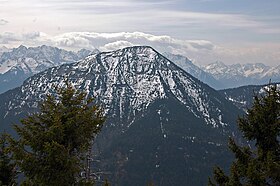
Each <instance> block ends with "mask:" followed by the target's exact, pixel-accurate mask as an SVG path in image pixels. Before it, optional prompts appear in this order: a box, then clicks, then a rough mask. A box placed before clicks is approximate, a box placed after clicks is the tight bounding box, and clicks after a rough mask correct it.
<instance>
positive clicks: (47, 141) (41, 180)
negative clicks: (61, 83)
mask: <svg viewBox="0 0 280 186" xmlns="http://www.w3.org/2000/svg"><path fill="white" fill-rule="evenodd" d="M92 102H93V99H86V94H85V93H84V92H78V91H76V90H75V89H74V88H73V87H72V86H71V85H68V84H67V88H65V89H59V90H58V94H57V96H56V97H54V96H47V99H46V100H45V101H44V102H43V103H42V105H41V106H40V112H39V113H37V114H33V115H31V116H29V117H28V118H26V119H23V120H22V121H21V122H22V126H20V125H16V126H15V130H16V131H17V133H18V136H19V140H15V139H11V140H10V141H11V150H12V152H13V158H14V159H15V161H16V163H17V165H18V166H19V169H20V171H22V172H23V173H24V175H25V177H26V180H25V182H24V184H25V185H60V186H63V185H74V184H77V182H78V180H77V177H78V175H79V173H80V171H81V169H82V158H84V157H85V153H86V151H87V149H88V148H89V146H90V145H91V141H92V139H93V138H94V136H95V135H96V134H97V133H98V132H99V131H100V130H101V127H102V125H103V123H104V117H103V112H102V110H101V109H100V108H99V107H98V106H96V105H93V103H92Z"/></svg>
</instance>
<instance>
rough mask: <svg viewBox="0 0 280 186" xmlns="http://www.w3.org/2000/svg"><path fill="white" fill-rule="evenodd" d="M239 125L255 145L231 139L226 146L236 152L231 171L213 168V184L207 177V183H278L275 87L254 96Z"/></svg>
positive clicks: (279, 101) (279, 127)
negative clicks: (238, 142)
mask: <svg viewBox="0 0 280 186" xmlns="http://www.w3.org/2000/svg"><path fill="white" fill-rule="evenodd" d="M238 126H239V129H240V130H241V132H242V133H243V137H244V138H245V139H246V140H248V141H250V142H251V143H252V144H254V146H253V147H250V146H239V145H237V144H236V142H235V141H234V140H233V139H232V138H230V140H229V148H230V150H231V151H232V152H233V153H234V155H235V160H234V162H233V163H232V165H231V167H230V174H229V175H228V176H227V175H226V174H225V173H224V172H223V170H222V169H221V168H219V167H216V168H214V180H215V182H216V183H213V182H212V181H211V180H210V179H209V185H216V184H217V185H221V186H238V185H252V186H263V185H275V186H276V185H280V144H279V140H280V136H279V135H280V92H279V90H277V87H276V86H269V88H268V90H266V95H265V96H262V97H258V96H255V98H254V104H253V107H252V108H251V109H249V110H248V112H247V114H246V115H245V116H244V117H243V118H239V119H238Z"/></svg>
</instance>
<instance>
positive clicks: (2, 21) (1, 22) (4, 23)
mask: <svg viewBox="0 0 280 186" xmlns="http://www.w3.org/2000/svg"><path fill="white" fill-rule="evenodd" d="M8 23H9V21H7V20H5V19H0V26H1V25H6V24H8Z"/></svg>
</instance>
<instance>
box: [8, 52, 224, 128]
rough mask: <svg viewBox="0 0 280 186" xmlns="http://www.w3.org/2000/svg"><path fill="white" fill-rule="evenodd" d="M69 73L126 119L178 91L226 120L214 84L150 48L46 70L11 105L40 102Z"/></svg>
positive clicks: (213, 118) (211, 118)
mask: <svg viewBox="0 0 280 186" xmlns="http://www.w3.org/2000/svg"><path fill="white" fill-rule="evenodd" d="M65 78H66V79H69V80H70V81H71V83H73V84H74V85H75V87H77V88H78V89H82V90H85V91H87V92H88V93H89V94H90V95H93V96H96V97H97V99H98V100H100V101H102V102H103V103H104V105H105V108H106V111H107V112H109V113H110V114H118V115H120V117H121V118H123V119H125V120H131V121H132V118H131V117H132V116H131V114H132V115H134V114H133V113H131V112H134V113H135V112H138V111H143V110H145V109H146V108H147V107H148V106H149V104H151V103H152V102H153V101H155V100H156V99H165V98H168V97H170V96H173V97H175V98H176V99H177V100H178V101H180V103H181V104H183V105H185V107H186V108H187V109H188V110H189V111H190V112H192V113H193V114H194V115H195V116H196V117H198V118H203V120H204V121H205V122H206V123H207V124H209V125H212V126H214V127H219V126H224V125H227V124H226V122H225V121H223V113H222V109H221V108H219V105H220V103H219V102H221V101H219V100H218V98H216V97H211V96H212V95H211V94H210V93H209V92H208V89H210V87H208V86H206V85H204V84H201V83H199V81H197V80H196V79H195V78H193V77H192V76H190V75H188V74H187V73H185V72H184V71H183V70H181V69H180V68H178V67H177V66H176V65H174V64H173V63H172V62H170V61H169V60H167V59H166V58H165V57H163V56H162V55H160V54H159V53H157V52H156V51H155V50H153V49H152V48H150V47H131V48H126V49H123V50H117V51H114V52H109V53H100V54H98V55H91V56H89V57H87V58H86V59H85V60H84V61H81V62H78V63H74V64H66V65H62V66H59V67H54V68H51V69H49V70H47V71H44V72H42V73H40V74H38V75H36V76H34V77H32V78H29V79H28V80H27V81H25V83H24V84H23V86H21V96H20V99H14V102H15V106H12V105H10V106H9V107H8V110H14V109H16V108H17V109H19V110H20V107H21V106H26V104H29V105H37V103H36V101H39V100H40V98H42V96H43V95H45V94H47V93H49V92H51V91H53V87H55V86H57V85H59V86H61V85H63V83H64V79H65ZM210 90H211V89H210ZM211 91H212V90H211ZM15 97H17V96H15ZM30 98H32V99H31V100H30V101H31V102H28V101H29V99H30ZM115 103H118V104H119V105H117V108H114V110H110V108H111V106H112V105H113V104H115ZM19 105H21V106H19ZM127 105H129V106H130V107H133V108H128V107H127ZM123 113H126V114H127V113H131V114H127V115H126V116H125V115H124V114H123ZM125 117H126V118H125Z"/></svg>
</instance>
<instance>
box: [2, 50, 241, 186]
mask: <svg viewBox="0 0 280 186" xmlns="http://www.w3.org/2000/svg"><path fill="white" fill-rule="evenodd" d="M65 79H68V81H70V82H71V83H72V84H73V85H74V86H75V87H76V88H77V89H80V90H84V91H86V92H87V93H88V95H90V96H94V97H96V99H95V101H96V102H97V103H99V104H100V105H102V107H103V108H104V111H105V113H106V116H107V120H106V123H105V126H104V127H103V129H102V131H101V133H100V134H99V135H98V136H97V138H96V140H95V144H94V147H95V148H93V149H95V151H94V154H95V155H96V156H95V157H96V160H98V161H96V162H95V163H94V166H93V169H94V170H97V171H98V172H106V173H108V174H106V175H105V177H106V178H107V179H108V180H109V181H110V182H112V183H113V185H146V184H148V182H150V181H152V182H154V183H155V185H206V183H207V178H208V176H210V175H212V168H213V166H214V165H220V166H221V167H225V166H228V165H229V163H230V162H231V158H232V157H231V153H229V152H228V149H227V140H228V136H229V135H232V134H233V133H234V134H235V131H236V125H235V121H236V119H237V116H238V115H241V114H242V113H243V112H242V111H240V110H239V109H237V107H235V106H234V105H233V104H232V103H231V102H230V101H228V100H226V99H225V98H224V96H222V95H221V94H220V93H219V92H217V91H216V90H214V89H212V88H211V87H209V86H208V85H206V84H204V83H202V82H201V81H199V80H197V79H196V78H194V77H193V76H191V75H190V74H188V73H186V72H185V71H184V70H182V69H181V68H179V67H178V66H177V65H175V64H174V63H172V62H171V61H169V60H168V59H167V58H165V57H164V56H162V55H161V54H159V53H158V52H157V51H155V50H154V49H153V48H151V47H146V46H135V47H128V48H124V49H121V50H116V51H112V52H102V53H99V54H96V55H90V56H88V57H87V58H85V60H83V61H80V62H77V63H71V64H64V65H61V66H57V67H52V68H49V69H47V70H45V71H43V72H41V73H38V74H36V75H34V76H32V77H30V78H28V79H27V80H26V81H25V82H24V83H23V85H22V86H21V87H18V88H16V89H13V90H10V91H8V92H5V93H4V94H1V95H0V103H1V105H0V121H1V122H2V123H1V127H0V129H1V130H6V131H8V132H9V133H13V131H12V130H11V124H10V123H18V120H19V119H20V118H22V117H25V116H26V115H27V114H28V113H32V112H34V111H37V107H38V103H39V102H40V101H41V100H42V99H44V97H45V96H46V95H47V94H48V93H50V94H54V95H55V92H54V90H55V87H57V86H64V85H65Z"/></svg>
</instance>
